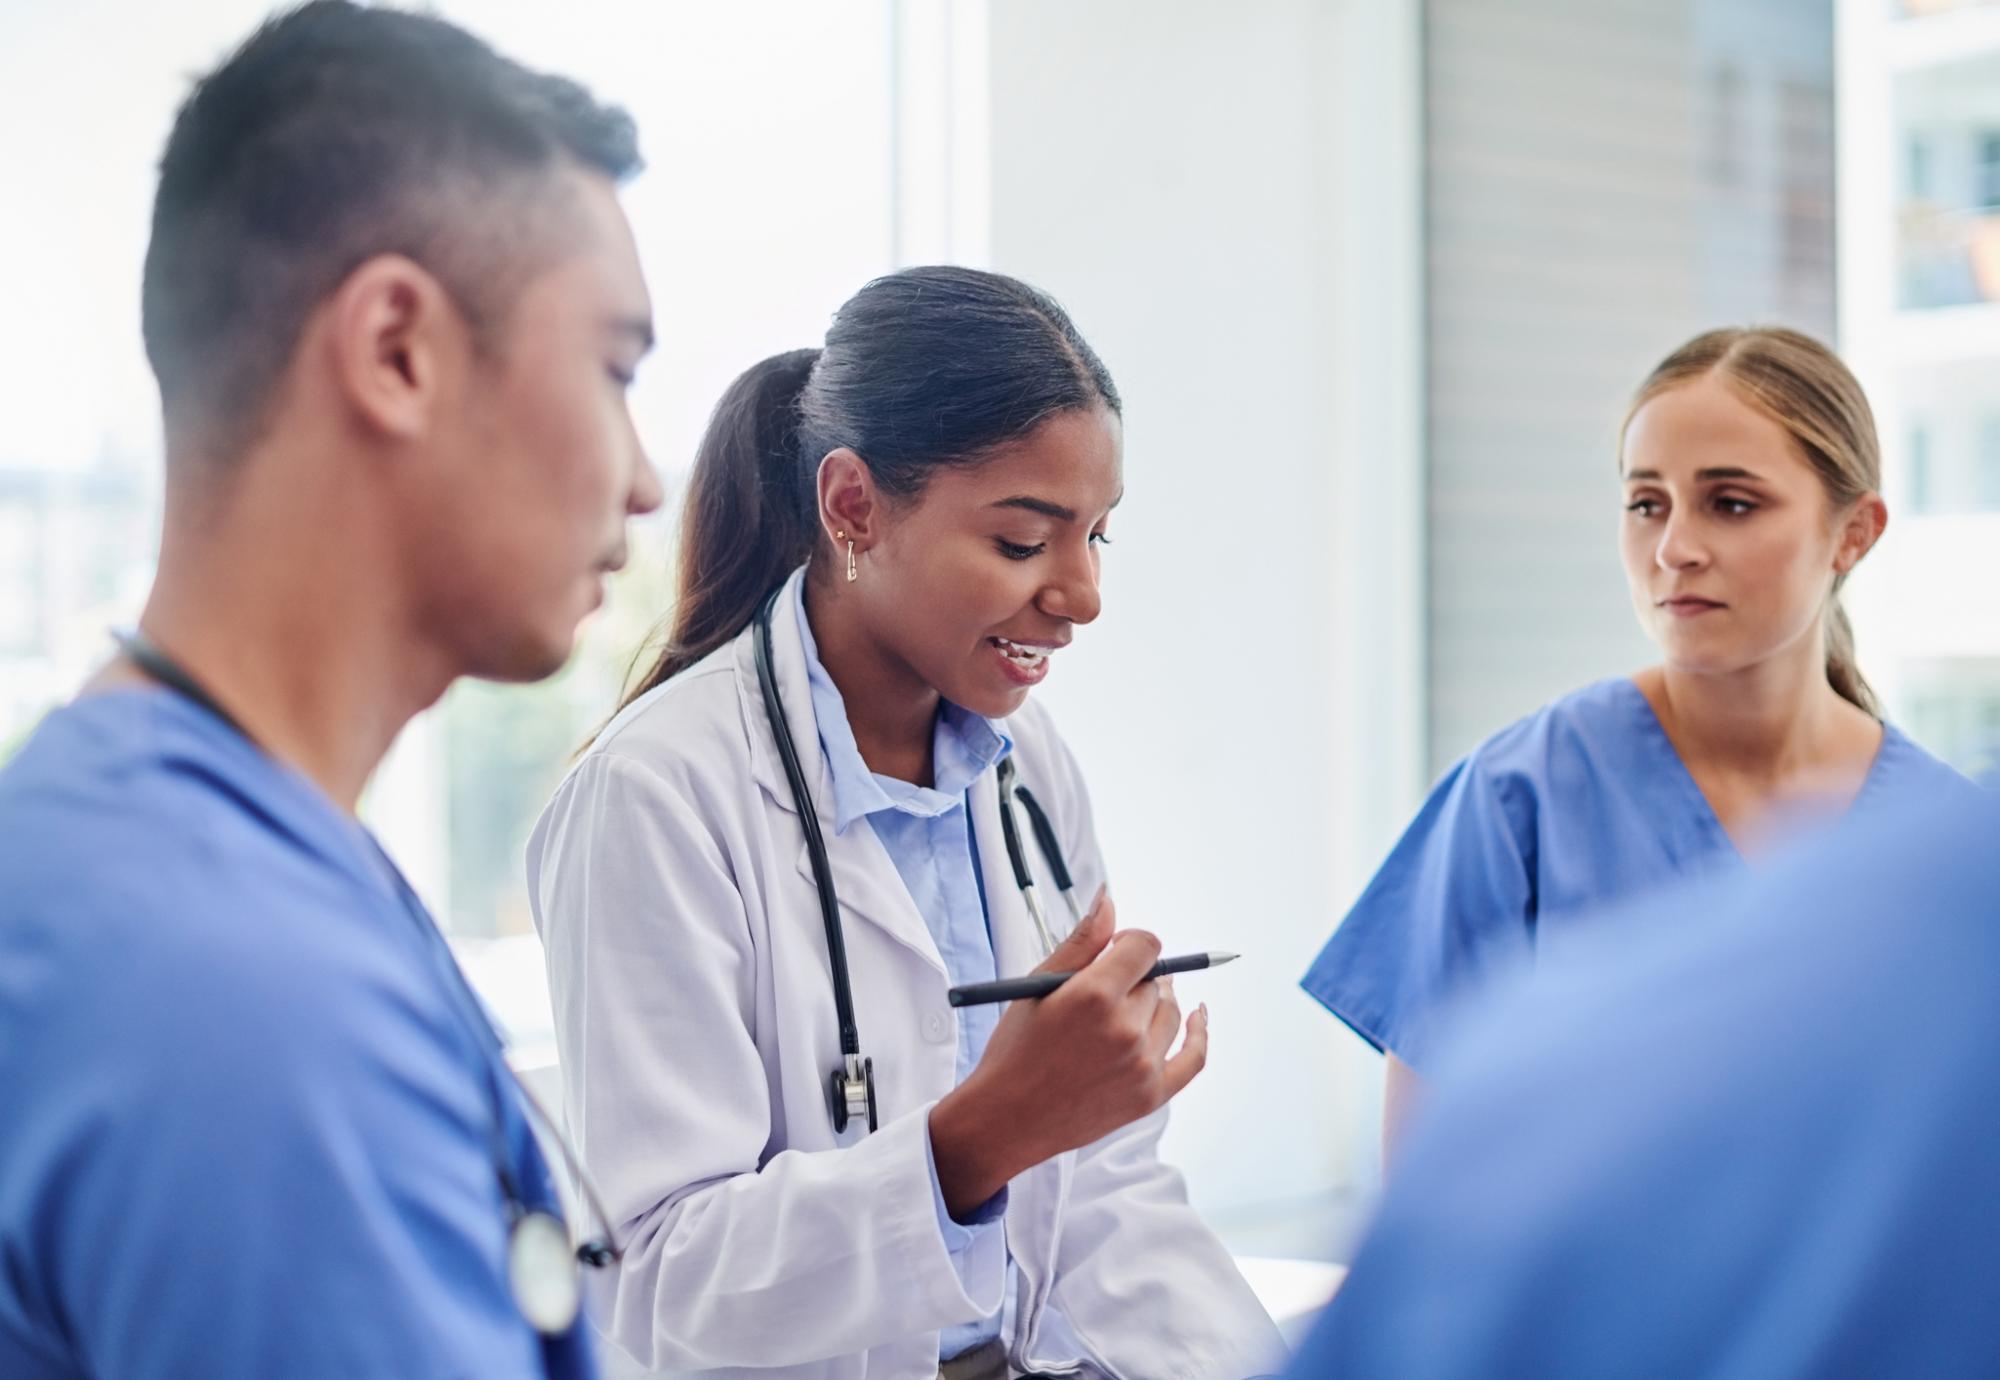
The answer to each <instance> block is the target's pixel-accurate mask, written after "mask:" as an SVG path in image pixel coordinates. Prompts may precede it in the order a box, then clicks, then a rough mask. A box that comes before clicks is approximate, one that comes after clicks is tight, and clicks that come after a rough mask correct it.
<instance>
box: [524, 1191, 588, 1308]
mask: <svg viewBox="0 0 2000 1380" xmlns="http://www.w3.org/2000/svg"><path fill="white" fill-rule="evenodd" d="M507 1284H508V1287H509V1288H511V1289H512V1290H513V1293H514V1302H515V1304H516V1305H517V1306H519V1308H520V1310H521V1316H522V1317H524V1318H526V1319H527V1320H528V1325H529V1326H531V1327H533V1328H534V1329H535V1331H537V1332H539V1333H541V1334H542V1335H543V1336H546V1337H553V1336H557V1335H559V1334H560V1333H564V1332H567V1331H569V1329H570V1327H571V1326H572V1325H573V1324H574V1323H575V1322H576V1315H577V1313H578V1312H579V1311H580V1310H581V1309H582V1307H583V1285H582V1283H581V1282H580V1280H579V1277H578V1273H577V1268H576V1255H575V1252H574V1250H573V1248H572V1247H571V1246H570V1243H569V1228H567V1227H565V1226H564V1225H563V1224H562V1220H561V1219H560V1218H558V1217H557V1216H556V1215H555V1214H554V1213H549V1212H542V1211H539V1210H530V1211H527V1212H523V1213H522V1214H521V1215H520V1216H519V1217H516V1218H515V1219H514V1225H513V1227H512V1228H511V1229H510V1230H509V1231H508V1233H507Z"/></svg>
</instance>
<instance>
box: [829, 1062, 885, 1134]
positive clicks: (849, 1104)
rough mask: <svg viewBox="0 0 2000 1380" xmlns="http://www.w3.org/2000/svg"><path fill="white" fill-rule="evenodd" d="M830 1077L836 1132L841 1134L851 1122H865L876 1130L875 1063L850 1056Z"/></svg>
mask: <svg viewBox="0 0 2000 1380" xmlns="http://www.w3.org/2000/svg"><path fill="white" fill-rule="evenodd" d="M827 1077H828V1084H829V1087H830V1089H831V1093H832V1100H833V1133H834V1134H835V1135H840V1134H841V1133H842V1132H844V1131H845V1130H847V1123H848V1122H850V1121H859V1122H862V1123H863V1124H864V1125H866V1126H867V1127H868V1129H869V1130H871V1131H873V1130H874V1129H875V1128H876V1120H875V1061H874V1060H873V1059H871V1058H868V1057H867V1056H865V1055H858V1054H850V1055H847V1056H846V1057H845V1058H844V1059H842V1060H841V1067H840V1068H837V1069H835V1070H834V1071H833V1072H832V1073H831V1074H829V1075H828V1076H827Z"/></svg>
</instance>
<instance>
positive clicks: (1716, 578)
mask: <svg viewBox="0 0 2000 1380" xmlns="http://www.w3.org/2000/svg"><path fill="white" fill-rule="evenodd" d="M1619 469H1620V474H1621V477H1622V480H1623V488H1624V498H1623V502H1624V517H1623V521H1622V523H1621V526H1620V533H1619V547H1620V551H1621V554H1622V555H1623V557H1624V563H1625V574H1626V579H1627V581H1628V582H1629V584H1630V586H1631V592H1632V602H1633V606H1634V608H1635V610H1636V611H1637V613H1638V616H1639V623H1640V626H1641V627H1643V628H1644V629H1645V630H1646V633H1647V635H1648V636H1650V637H1651V638H1652V639H1653V641H1654V642H1655V643H1657V644H1658V646H1659V648H1660V653H1661V661H1660V664H1658V665H1656V666H1651V667H1648V668H1647V669H1645V670H1643V671H1640V672H1638V673H1637V674H1635V675H1632V676H1620V677H1616V678H1614V679H1610V680H1604V681H1600V682H1598V683H1597V684H1595V685H1591V686H1587V687H1585V688H1584V689H1581V690H1578V691H1576V692H1574V693H1572V694H1569V695H1566V696H1564V697H1563V698H1561V699H1559V700H1556V701H1555V702H1553V703H1552V704H1548V705H1545V706H1544V707H1543V708H1541V709H1540V710H1538V711H1536V712H1535V713H1534V714H1532V715H1530V716H1529V717H1527V718H1526V719H1523V720H1521V721H1520V722H1519V723H1516V724H1513V725H1510V726H1509V727H1507V728H1504V729H1502V730H1500V732H1498V733H1496V734H1494V735H1493V736H1492V737H1490V738H1488V739H1487V740H1486V741H1485V742H1483V743H1481V744H1480V745H1479V746H1478V747H1477V748H1475V749H1473V751H1472V752H1471V754H1470V755H1468V756H1467V757H1465V758H1464V759H1463V760H1462V761H1460V762H1459V763H1458V764H1457V765H1456V766H1454V767H1452V769H1451V770H1450V771H1449V772H1447V773H1446V774H1445V776H1444V779H1443V780H1441V781H1440V782H1439V783H1438V784H1437V786H1436V787H1435V788H1434V789H1433V790H1432V792H1431V794H1430V797H1429V799H1427V800H1426V801H1425V802H1424V805H1423V808H1422V809H1421V810H1419V811H1418V813H1417V817H1416V819H1415V820H1414V821H1413V822H1412V823H1411V825H1410V826H1409V828H1408V830H1406V831H1405V833H1404V834H1403V837H1402V839H1401V840H1400V841H1399V842H1398V843H1397V844H1396V846H1395V848H1394V849H1393V850H1392V851H1391V853H1390V854H1389V857H1388V860H1387V861H1386V862H1384V863H1383V865H1382V868H1381V870H1380V871H1379V872H1377V873H1376V875H1375V878H1374V880H1373V881H1371V882H1370V883H1369V885H1368V887H1367V889H1366V890H1365V891H1364V892H1363V893H1362V896H1361V899H1360V900H1359V901H1358V902H1356V903H1355V906H1354V908H1353V909H1352V910H1351V911H1349V912H1348V914H1347V917H1346V919H1345V920H1343V921H1342V922H1341V924H1340V927H1339V928H1338V929H1337V930H1335V932H1334V934H1333V937H1332V938H1331V939H1330V940H1329V941H1328V942H1327V945H1326V947H1325V948H1324V949H1323V950H1322V951H1321V952H1320V955H1319V957H1318V959H1317V960H1316V961H1315V962H1314V963H1313V965H1312V968H1311V970H1310V971H1309V972H1308V973H1307V974H1306V977H1305V981H1304V986H1305V988H1306V990H1307V991H1308V992H1310V993H1311V994H1312V995H1313V996H1315V997H1317V998H1318V999H1319V1000H1320V1001H1321V1002H1322V1003H1324V1004H1325V1006H1326V1007H1327V1009H1328V1010H1330V1011H1332V1012H1333V1013H1334V1014H1335V1015H1336V1016H1338V1017H1340V1019H1341V1020H1343V1021H1345V1022H1346V1023H1347V1024H1348V1025H1349V1026H1351V1027H1352V1028H1353V1029H1354V1030H1355V1032H1356V1033H1357V1034H1359V1035H1360V1036H1361V1038H1363V1039H1364V1040H1366V1041H1368V1043H1369V1044H1371V1045H1373V1046H1374V1047H1375V1048H1377V1049H1380V1050H1382V1051H1383V1052H1384V1053H1385V1054H1387V1056H1388V1059H1389V1067H1388V1091H1387V1104H1386V1113H1385V1125H1386V1131H1387V1137H1388V1138H1389V1139H1391V1140H1392V1139H1393V1137H1394V1133H1395V1127H1396V1124H1397V1122H1398V1120H1399V1118H1400V1117H1401V1116H1402V1115H1404V1113H1405V1111H1406V1109H1407V1107H1408V1105H1409V1103H1410V1099H1411V1097H1412V1095H1413V1093H1414V1092H1415V1091H1416V1090H1417V1089H1418V1088H1419V1087H1420V1085H1421V1080H1420V1075H1421V1074H1422V1072H1423V1070H1424V1069H1425V1067H1426V1064H1427V1061H1428V1059H1429V1057H1430V1055H1431V1053H1432V1049H1433V1040H1434V1038H1435V1036H1436V1034H1437V1033H1438V1031H1439V1027H1440V1021H1441V1019H1442V1017H1443V1015H1444V1013H1446V1012H1447V1010H1448V1009H1449V1008H1450V1006H1451V1005H1452V1003H1453V1001H1454V999H1456V998H1457V997H1459V996H1461V995H1462V994H1463V993H1465V992H1466V991H1467V990H1468V989H1470V988H1472V987H1474V986H1476V985H1477V984H1478V983H1479V981H1480V979H1481V978H1483V977H1484V976H1485V975H1486V974H1488V973H1489V972H1490V971H1492V970H1493V969H1494V968H1496V967H1497V966H1499V965H1502V964H1505V963H1507V962H1509V961H1512V960H1514V959H1516V958H1518V957H1520V956H1522V955H1524V954H1527V953H1530V952H1534V951H1540V950H1546V949H1547V948H1549V947H1550V946H1553V945H1560V944H1561V943H1562V942H1563V939H1564V937H1565V935H1566V934H1567V933H1569V932H1570V927H1571V925H1572V923H1573V921H1574V920H1575V918H1576V917H1577V916H1578V915H1579V914H1580V913H1581V912H1583V911H1586V910H1593V909H1600V908H1602V907H1603V906H1604V905H1605V904H1606V903H1608V902H1615V901H1618V900H1620V899H1622V898H1626V897H1631V896H1635V895H1638V894H1641V893H1644V892H1648V891H1651V890H1654V889H1656V888H1659V887H1663V886H1666V885H1668V884H1670V883H1673V882H1676V881H1679V880H1681V879H1684V878H1691V877H1695V876H1700V875H1703V874H1707V873H1714V872H1718V871H1727V870H1731V869H1735V868H1740V867H1741V866H1743V865H1744V861H1745V859H1746V858H1755V857H1756V856H1757V855H1758V854H1760V853H1761V852H1763V851H1765V850H1767V849H1768V848H1770V847H1772V846H1773V845H1774V844H1776V843H1777V842H1779V841H1780V840H1781V839H1782V838H1783V837H1784V836H1786V835H1788V834H1792V833H1795V832H1796V831H1797V830H1798V829H1799V828H1801V827H1802V826H1804V825H1805V824H1807V823H1808V822H1809V821H1810V820H1812V819H1814V818H1818V819H1821V820H1824V819H1825V818H1826V817H1828V816H1830V815H1838V814H1841V813H1844V812H1846V811H1848V810H1858V809H1862V808H1872V807H1875V806H1879V805H1882V804H1885V803H1888V802H1890V801H1894V800H1900V799H1908V798H1910V797H1919V796H1925V795H1936V794H1940V793H1944V792H1950V791H1957V790H1964V791H1971V790H1973V789H1975V788H1974V787H1972V786H1971V785H1970V783H1968V782H1967V781H1966V780H1965V779H1964V778H1963V777H1961V776H1959V775H1958V774H1957V773H1956V772H1954V771H1953V770H1952V769H1951V768H1949V767H1947V766H1945V765H1944V764H1943V763H1942V762H1939V761H1938V760H1936V759H1935V758H1933V757H1931V756H1930V755H1929V754H1927V753H1926V752H1924V751H1923V749H1921V748H1919V747H1918V746H1917V745H1916V744H1915V743H1913V742H1911V741H1910V740H1909V739H1908V738H1906V737H1905V736H1904V735H1903V734H1902V733H1900V732H1898V731H1897V729H1896V728H1895V727H1894V726H1893V725H1891V724H1888V723H1886V722H1884V721H1883V719H1882V718H1881V713H1880V709H1879V707H1878V705H1877V704H1876V701H1875V697H1874V695H1873V693H1872V692H1871V691H1870V689H1869V687H1868V683H1867V681H1866V680H1864V679H1863V678H1862V675H1861V671H1860V668H1859V667H1858V666H1857V665H1856V663H1855V658H1854V643H1853V636H1852V633H1851V631H1850V630H1849V627H1848V623H1847V617H1846V615H1845V614H1844V613H1843V612H1842V611H1841V608H1840V588H1841V585H1842V584H1843V583H1844V582H1845V581H1846V579H1847V576H1848V575H1849V574H1850V573H1851V572H1852V571H1853V569H1854V567H1855V566H1856V565H1857V564H1858V563H1859V562H1860V561H1861V559H1862V558H1863V557H1864V556H1866V555H1867V554H1868V552H1869V550H1870V549H1871V548H1872V547H1873V546H1874V545H1875V543H1876V541H1877V540H1879V539H1880V537H1881V535H1882V531H1883V529H1884V527H1885V526H1886V524H1887V522H1888V507H1887V505H1886V504H1885V503H1884V502H1883V500H1882V496H1881V494H1880V493H1879V492H1878V490H1879V488H1880V486H1881V460H1880V451H1879V447H1878V445H1877V441H1876V434H1875V424H1874V419H1873V417H1872V415H1871V414H1870V411H1869V407H1868V401H1867V399H1866V397H1865V396H1864V395H1863V394H1862V391H1861V387H1860V385H1859V384H1858V383H1857V382H1856V381H1855V379H1854V376H1853V375H1852V374H1851V373H1850V372H1849V371H1848V370H1847V368H1846V366H1844V365H1843V364H1842V363H1841V362H1840V360H1839V359H1838V358H1836V357H1835V356H1834V355H1833V353H1832V352H1831V351H1829V350H1828V349H1827V348H1826V347H1825V346H1823V345H1821V344H1819V343H1818V342H1817V341H1815V340H1812V339H1811V338H1809V337H1807V336H1804V335H1801V334H1799V333H1797V332H1795V331H1790V330H1783V329H1774V328H1762V329H1753V330H1718V331H1710V332H1708V333H1706V334H1704V335H1700V336H1697V337H1696V338H1695V339H1693V340H1691V341H1689V342H1688V343H1687V344H1685V345H1683V346H1682V347H1681V348H1680V349H1678V350H1676V351H1674V352H1673V354H1671V355H1669V356H1668V357H1667V358H1666V359H1665V360H1664V361H1662V362H1661V364H1660V365H1659V366H1658V367H1657V368H1655V369H1654V370H1653V372H1652V373H1651V374H1650V375H1649V376H1648V377H1647V379H1646V381H1645V382H1644V383H1643V384H1642V385H1641V386H1640V388H1639V391H1638V394H1637V396H1636V398H1635V399H1634V401H1633V404H1632V408H1631V411H1630V412H1629V413H1628V414H1627V418H1626V423H1625V428H1624V433H1623V437H1622V442H1621V445H1620V455H1619Z"/></svg>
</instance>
